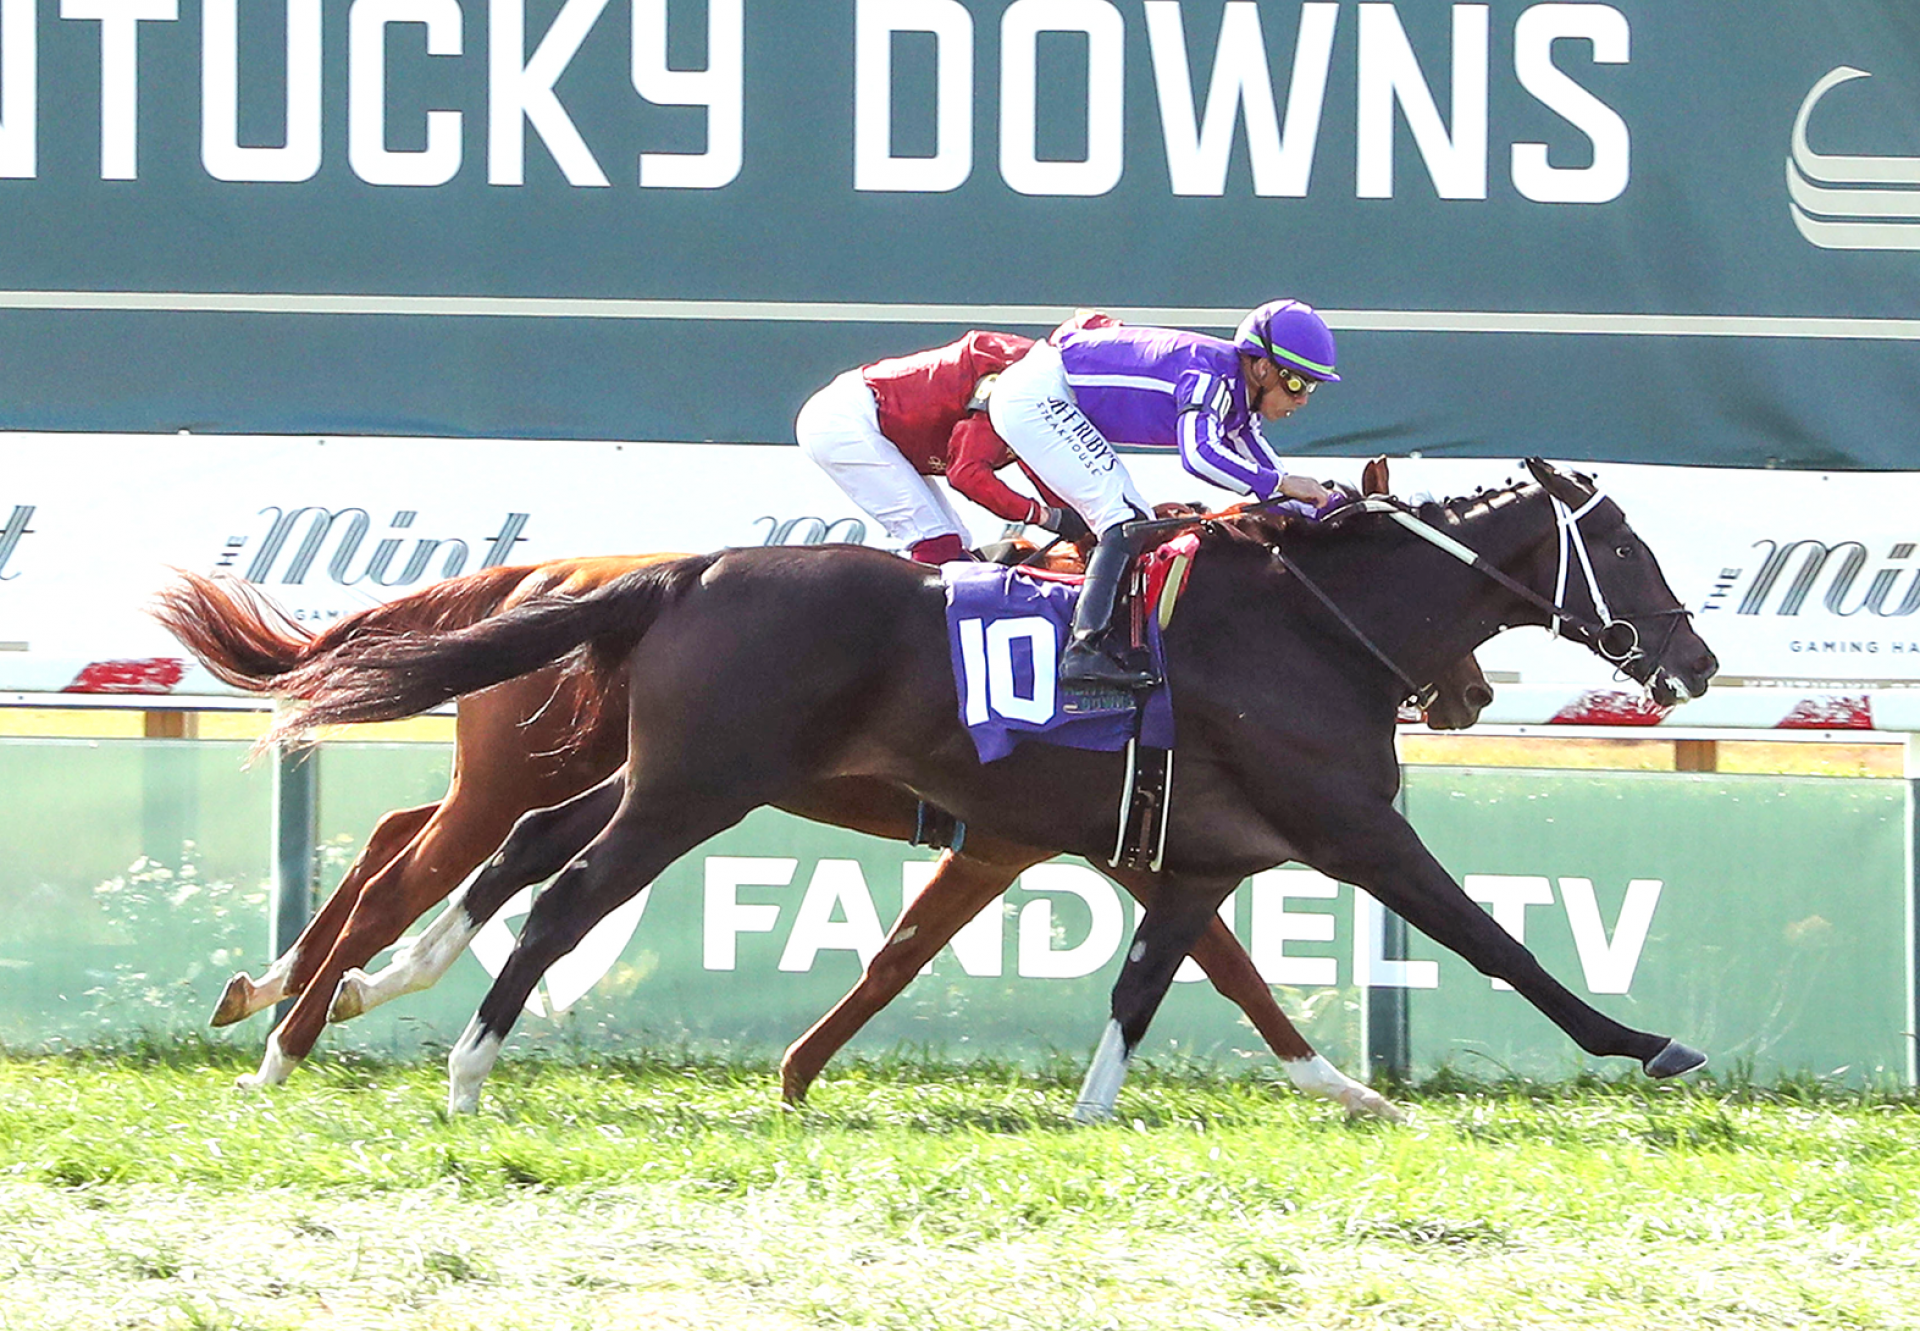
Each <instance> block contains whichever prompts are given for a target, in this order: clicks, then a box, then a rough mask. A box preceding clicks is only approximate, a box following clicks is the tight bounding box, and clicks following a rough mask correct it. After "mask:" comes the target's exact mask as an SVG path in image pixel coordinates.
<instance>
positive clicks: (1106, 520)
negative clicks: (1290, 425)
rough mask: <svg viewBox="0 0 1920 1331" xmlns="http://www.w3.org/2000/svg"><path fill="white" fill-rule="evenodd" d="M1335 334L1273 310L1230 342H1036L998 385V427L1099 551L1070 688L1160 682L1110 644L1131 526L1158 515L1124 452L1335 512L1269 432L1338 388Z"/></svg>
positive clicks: (1090, 569) (1069, 653) (1294, 313)
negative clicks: (1330, 386)
mask: <svg viewBox="0 0 1920 1331" xmlns="http://www.w3.org/2000/svg"><path fill="white" fill-rule="evenodd" d="M1339 378H1340V376H1339V375H1338V374H1336V373H1334V345H1333V333H1332V331H1331V330H1330V329H1329V328H1328V327H1327V325H1326V321H1325V320H1323V319H1322V318H1321V317H1320V316H1319V314H1318V313H1316V312H1315V311H1314V310H1313V308H1312V307H1311V306H1308V305H1303V304H1301V303H1300V302H1299V301H1297V300H1275V301H1269V302H1267V303H1266V304H1265V305H1262V306H1261V307H1260V308H1259V309H1257V310H1254V311H1253V312H1252V313H1251V314H1249V315H1247V317H1246V318H1245V319H1243V320H1241V322H1240V327H1239V330H1238V331H1237V332H1236V333H1235V334H1234V337H1233V340H1232V341H1226V340H1223V339H1221V338H1217V337H1207V336H1205V335H1203V334H1200V333H1188V332H1183V331H1180V330H1177V329H1171V328H1143V327H1115V328H1102V329H1098V330H1091V331H1086V332H1076V333H1070V334H1068V335H1066V336H1065V337H1062V338H1061V339H1060V341H1059V345H1058V346H1052V345H1049V344H1047V343H1039V344H1036V345H1035V346H1034V347H1033V349H1032V350H1030V351H1029V352H1027V354H1026V355H1025V356H1023V357H1022V358H1021V359H1020V360H1018V361H1016V362H1014V364H1013V365H1012V366H1010V367H1008V369H1007V370H1006V371H1005V373H1003V374H1002V375H1001V376H1000V381H999V384H998V385H997V386H996V388H995V389H994V393H993V397H992V399H991V401H990V402H989V404H988V411H989V414H990V415H991V417H992V420H993V427H994V429H995V430H997V431H998V432H999V434H1000V437H1001V438H1002V439H1004V440H1006V442H1007V445H1008V447H1010V448H1011V449H1012V450H1013V452H1014V454H1015V455H1016V456H1017V457H1018V458H1019V459H1020V460H1021V462H1023V463H1025V464H1026V465H1027V466H1028V467H1030V468H1031V469H1032V471H1033V473H1034V475H1036V476H1037V477H1038V478H1039V479H1040V480H1041V481H1042V482H1044V483H1045V484H1046V485H1047V487H1048V488H1049V489H1051V490H1053V491H1054V492H1055V493H1057V494H1058V495H1060V496H1061V497H1062V498H1064V499H1065V500H1066V501H1067V502H1068V503H1069V504H1071V505H1072V506H1073V508H1074V509H1075V510H1076V511H1078V512H1079V514H1080V516H1081V517H1083V518H1085V519H1086V522H1087V525H1088V527H1090V528H1091V529H1092V530H1094V531H1095V532H1097V533H1099V536H1100V543H1099V545H1098V546H1096V547H1095V548H1094V552H1093V555H1092V557H1091V558H1090V559H1089V560H1088V561H1087V579H1086V583H1085V585H1084V586H1083V587H1082V589H1081V593H1080V604H1079V607H1078V608H1077V609H1076V611H1075V612H1074V617H1073V629H1072V632H1071V634H1070V636H1069V638H1068V642H1067V646H1066V650H1065V652H1064V653H1063V654H1062V655H1061V658H1060V674H1059V680H1060V683H1061V685H1062V686H1063V687H1065V688H1069V689H1071V688H1073V687H1075V686H1078V687H1081V688H1101V687H1117V688H1123V689H1140V688H1145V687H1147V686H1149V685H1151V684H1153V683H1154V682H1155V680H1154V676H1153V673H1152V671H1151V670H1150V669H1149V668H1148V667H1147V666H1146V665H1145V664H1144V663H1143V662H1141V661H1139V660H1137V659H1133V654H1132V653H1130V652H1128V651H1127V649H1126V647H1125V645H1124V644H1118V643H1112V642H1110V641H1108V635H1107V629H1108V627H1109V625H1110V623H1111V621H1112V618H1113V607H1114V600H1115V598H1116V596H1117V594H1118V592H1119V587H1120V579H1121V577H1122V576H1124V574H1125V573H1126V570H1127V565H1128V564H1129V562H1131V560H1132V557H1133V554H1134V551H1133V550H1131V549H1130V548H1129V546H1128V543H1127V541H1126V538H1125V537H1124V535H1123V534H1122V531H1121V528H1122V527H1123V525H1124V524H1126V523H1128V522H1131V521H1133V520H1134V519H1135V518H1141V517H1146V516H1148V515H1150V513H1151V512H1152V509H1151V506H1150V505H1148V503H1147V501H1146V500H1145V499H1143V498H1141V496H1140V493H1139V491H1138V490H1137V489H1135V488H1134V484H1133V480H1132V478H1131V477H1129V476H1128V475H1127V470H1126V467H1125V466H1123V465H1122V464H1121V461H1120V456H1119V454H1117V453H1116V452H1115V451H1114V450H1113V447H1112V445H1114V444H1144V445H1148V446H1152V447H1160V448H1178V449H1179V450H1180V461H1181V462H1182V464H1184V465H1185V467H1186V469H1187V470H1188V471H1190V472H1192V473H1193V474H1194V475H1195V476H1198V477H1200V478H1201V479H1202V480H1204V481H1210V482H1212V483H1213V484H1215V485H1218V486H1222V487H1224V488H1225V489H1228V490H1232V491H1234V492H1236V493H1238V494H1244V495H1252V496H1253V497H1254V498H1256V499H1263V500H1265V499H1291V500H1298V501H1300V507H1301V508H1302V509H1303V510H1309V511H1311V510H1313V509H1316V508H1319V507H1321V506H1324V505H1327V504H1329V503H1330V502H1332V496H1330V494H1329V492H1328V490H1327V489H1326V487H1324V486H1322V485H1321V484H1319V483H1318V482H1317V481H1314V480H1310V479H1309V478H1307V477H1305V476H1294V475H1289V474H1288V473H1287V470H1286V468H1285V466H1284V465H1282V463H1281V461H1280V459H1279V457H1278V456H1277V455H1275V453H1274V451H1273V449H1272V448H1271V446H1269V445H1268V443H1267V441H1266V440H1265V439H1264V438H1263V437H1262V436H1261V433H1260V428H1259V425H1258V423H1257V422H1258V420H1262V419H1264V420H1269V421H1274V420H1282V419H1284V418H1286V417H1288V416H1291V415H1292V414H1293V413H1294V412H1296V411H1298V410H1299V409H1300V408H1301V407H1303V406H1305V405H1306V402H1307V398H1308V396H1309V395H1310V394H1312V392H1313V390H1314V389H1315V388H1317V387H1319V386H1320V385H1321V384H1323V383H1336V382H1338V381H1339Z"/></svg>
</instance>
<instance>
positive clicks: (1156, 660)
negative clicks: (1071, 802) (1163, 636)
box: [940, 563, 1173, 763]
mask: <svg viewBox="0 0 1920 1331" xmlns="http://www.w3.org/2000/svg"><path fill="white" fill-rule="evenodd" d="M940 576H941V577H942V578H943V579H944V580H945V581H946V584H947V646H948V649H949V650H950V651H951V652H952V655H953V682H954V687H955V689H956V691H957V692H958V693H959V695H960V722H961V724H962V725H964V726H966V728H967V733H968V734H969V735H971V736H972V737H973V747H974V749H975V750H976V751H977V752H978V753H979V755H980V761H981V762H983V763H990V762H992V761H994V760H995V759H996V758H1004V757H1006V756H1007V755H1008V754H1009V753H1012V752H1013V747H1014V745H1016V744H1018V743H1020V742H1021V741H1022V740H1035V739H1037V740H1041V741H1044V742H1045V743H1048V744H1062V745H1065V746H1066V747H1068V748H1070V749H1097V750H1101V751H1104V752H1115V751H1117V750H1120V749H1124V748H1126V747H1127V741H1128V740H1129V739H1132V738H1133V736H1134V733H1135V731H1134V727H1135V721H1136V717H1135V711H1134V708H1132V707H1131V706H1126V707H1120V706H1115V707H1113V708H1111V709H1110V710H1106V711H1075V712H1072V713H1069V712H1066V711H1064V710H1063V709H1062V706H1061V704H1062V702H1063V701H1064V698H1063V695H1062V694H1061V691H1060V689H1059V687H1058V686H1057V682H1056V678H1055V676H1056V672H1057V671H1058V669H1059V665H1060V649H1061V647H1062V645H1064V643H1065V642H1066V636H1067V630H1068V627H1069V626H1070V625H1071V624H1072V622H1073V607H1074V604H1075V603H1076V602H1078V601H1079V599H1080V584H1079V583H1078V582H1077V581H1076V582H1065V581H1062V580H1060V579H1058V578H1053V577H1044V576H1036V575H1034V574H1031V573H1023V572H1020V571H1018V570H1015V569H1012V568H1006V567H1003V566H1001V565H998V564H975V563H953V564H942V565H941V566H940ZM1147 650H1148V651H1149V652H1151V653H1152V656H1153V666H1154V670H1155V672H1156V673H1158V674H1159V676H1160V677H1161V679H1162V680H1164V679H1165V678H1166V674H1167V668H1166V658H1165V655H1164V653H1163V651H1162V647H1161V642H1160V625H1159V623H1158V621H1157V620H1156V619H1155V618H1154V617H1153V616H1148V619H1147ZM1122 696H1124V695H1122ZM1076 705H1077V704H1076ZM1138 724H1139V735H1140V742H1141V743H1142V744H1149V745H1152V746H1154V747H1155V748H1163V749H1170V748H1172V747H1173V701H1172V698H1171V696H1170V694H1169V693H1168V690H1167V686H1166V685H1165V684H1164V683H1162V684H1161V685H1160V686H1159V687H1157V688H1155V689H1154V690H1153V691H1152V692H1151V693H1149V694H1148V695H1147V697H1146V701H1145V702H1144V703H1143V704H1142V705H1141V707H1140V709H1139V715H1138Z"/></svg>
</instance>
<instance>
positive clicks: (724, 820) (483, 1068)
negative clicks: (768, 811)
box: [447, 787, 765, 1114]
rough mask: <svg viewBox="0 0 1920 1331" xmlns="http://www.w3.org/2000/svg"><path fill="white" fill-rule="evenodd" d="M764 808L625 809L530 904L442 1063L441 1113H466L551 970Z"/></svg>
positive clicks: (686, 800) (738, 802)
mask: <svg viewBox="0 0 1920 1331" xmlns="http://www.w3.org/2000/svg"><path fill="white" fill-rule="evenodd" d="M762 803H765V801H764V800H762V799H755V798H751V797H746V798H741V797H724V796H713V795H705V796H703V795H699V794H693V793H689V792H688V790H687V788H686V787H679V788H677V789H674V790H672V791H666V790H660V789H650V790H648V791H646V792H645V793H644V794H643V795H636V794H635V793H634V792H632V791H629V793H628V797H627V800H626V802H625V803H624V804H622V805H621V806H620V810H619V812H618V813H616V814H615V815H614V817H613V821H612V822H611V823H609V824H608V825H607V826H606V828H605V829H604V830H603V831H602V832H601V833H600V835H599V836H598V837H597V838H596V839H595V840H594V843H593V844H592V845H590V846H588V847H587V848H586V850H584V851H583V852H581V854H580V856H579V858H577V859H575V860H574V861H573V862H572V863H571V864H569V865H568V866H567V867H566V869H565V870H563V871H562V873H561V874H560V876H559V877H558V878H556V879H555V880H554V882H553V885H552V886H550V887H549V888H547V890H546V891H545V892H543V893H542V894H541V895H540V898H539V899H538V900H537V901H535V902H534V903H533V910H532V911H531V912H529V913H528V915H527V922H526V925H525V926H524V927H523V928H522V929H521V930H520V938H519V941H518V942H516V943H515V944H514V948H513V952H512V953H511V954H510V955H509V956H508V957H507V962H506V965H504V966H503V967H501V969H500V974H499V975H498V976H497V977H496V978H495V980H494V982H493V987H492V988H491V989H489V990H488V991H487V996H486V998H485V999H484V1000H482V1001H481V1004H480V1010H479V1011H478V1012H477V1013H475V1014H474V1018H473V1020H472V1021H471V1022H469V1023H468V1025H467V1029H466V1031H465V1032H464V1033H463V1034H462V1035H461V1036H460V1039H459V1040H458V1041H457V1042H455V1044H454V1046H453V1050H452V1052H451V1053H449V1054H448V1055H447V1073H448V1081H449V1085H448V1091H447V1112H448V1113H452V1114H459V1113H471V1112H473V1111H474V1110H475V1109H477V1108H479V1105H480V1086H481V1083H482V1082H484V1081H485V1080H486V1077H487V1073H488V1072H490V1071H491V1070H492V1069H493V1064H494V1061H495V1060H496V1059H498V1058H499V1056H500V1046H501V1045H502V1044H504V1043H505V1042H506V1038H507V1035H508V1033H509V1032H510V1031H512V1030H513V1025H514V1022H515V1021H516V1020H517V1019H518V1017H519V1015H520V1012H521V1009H522V1008H523V1007H524V1006H525V1004H526V1001H527V995H528V994H530V993H532V992H533V986H534V985H536V984H538V983H539V981H540V977H541V976H542V975H545V974H546V973H547V968H548V967H549V966H551V965H553V963H554V962H555V961H557V960H559V959H560V958H561V957H563V956H565V955H566V954H567V953H568V952H571V951H572V950H573V949H574V948H575V947H577V946H578V945H579V943H580V940H581V939H582V938H585V937H586V936H587V931H588V930H590V929H591V928H593V926H594V925H596V924H598V923H599V922H600V921H601V920H602V919H604V918H605V917H606V916H607V915H608V914H609V913H611V912H612V911H613V910H614V909H615V908H617V907H618V906H620V905H621V904H622V903H623V902H626V901H630V900H632V899H633V898H634V897H635V896H636V895H638V894H639V893H640V892H642V891H644V890H645V889H646V888H647V887H648V886H650V885H651V884H652V882H653V880H654V879H655V878H657V877H658V876H659V874H660V871H661V870H663V869H665V868H666V867H667V866H668V865H669V864H672V863H673V862H674V861H675V860H677V859H679V858H680V857H681V856H682V855H684V854H686V853H687V852H688V851H689V850H692V849H693V848H694V847H695V846H697V845H699V844H700V843H701V842H702V841H705V840H706V839H707V838H708V837H710V836H713V835H715V834H716V833H719V832H722V831H725V830H726V829H727V828H729V827H731V826H733V824H735V823H737V822H739V821H740V819H742V818H744V817H745V816H746V815H747V814H748V813H750V812H751V811H752V810H753V809H755V808H757V807H758V806H759V805H760V804H762Z"/></svg>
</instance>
